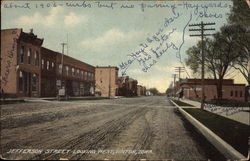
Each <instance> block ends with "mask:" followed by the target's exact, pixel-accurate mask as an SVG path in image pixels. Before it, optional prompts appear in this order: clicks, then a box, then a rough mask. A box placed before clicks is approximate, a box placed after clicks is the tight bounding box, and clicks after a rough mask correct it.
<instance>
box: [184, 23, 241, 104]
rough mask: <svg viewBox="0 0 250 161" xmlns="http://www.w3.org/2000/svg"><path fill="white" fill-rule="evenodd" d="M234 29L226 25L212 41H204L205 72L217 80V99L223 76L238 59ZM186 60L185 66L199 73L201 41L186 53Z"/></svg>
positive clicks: (219, 98)
mask: <svg viewBox="0 0 250 161" xmlns="http://www.w3.org/2000/svg"><path fill="white" fill-rule="evenodd" d="M234 29H235V27H234V26H231V25H226V26H223V27H222V28H221V31H220V32H218V33H216V34H215V36H214V37H213V38H212V39H209V38H206V39H205V40H204V46H203V47H204V52H205V60H204V66H205V71H206V73H208V74H212V75H213V78H214V79H215V80H217V85H216V87H217V98H218V100H221V99H222V83H223V79H224V77H225V75H226V74H227V73H228V71H229V70H230V68H232V66H231V65H232V64H233V63H234V62H235V60H236V59H237V58H238V57H239V52H238V51H236V49H238V48H236V44H235V42H234V37H235V34H234V33H233V32H232V30H234ZM186 53H187V55H188V58H187V59H186V60H185V62H186V65H187V66H189V67H190V68H191V70H192V71H193V72H194V73H197V72H200V69H201V41H199V42H198V44H197V45H195V46H193V47H191V48H189V49H188V50H187V51H186Z"/></svg>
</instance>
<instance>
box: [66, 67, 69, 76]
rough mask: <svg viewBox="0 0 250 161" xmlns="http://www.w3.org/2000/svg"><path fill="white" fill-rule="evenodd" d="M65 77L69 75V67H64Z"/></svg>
mask: <svg viewBox="0 0 250 161" xmlns="http://www.w3.org/2000/svg"><path fill="white" fill-rule="evenodd" d="M66 75H67V76H68V75H69V67H68V66H66Z"/></svg>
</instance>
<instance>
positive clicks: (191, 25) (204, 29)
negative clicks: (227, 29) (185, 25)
mask: <svg viewBox="0 0 250 161" xmlns="http://www.w3.org/2000/svg"><path fill="white" fill-rule="evenodd" d="M209 25H215V23H214V22H213V23H203V21H201V23H200V24H190V25H189V27H196V26H198V27H199V28H198V29H197V28H192V29H189V31H199V32H200V34H194V35H190V36H191V37H201V86H202V87H201V88H202V96H201V109H204V101H205V90H204V86H205V82H204V75H205V71H204V63H205V61H204V58H205V53H204V37H206V36H211V35H212V34H205V33H204V32H205V31H211V30H212V31H214V30H215V29H214V28H205V26H209Z"/></svg>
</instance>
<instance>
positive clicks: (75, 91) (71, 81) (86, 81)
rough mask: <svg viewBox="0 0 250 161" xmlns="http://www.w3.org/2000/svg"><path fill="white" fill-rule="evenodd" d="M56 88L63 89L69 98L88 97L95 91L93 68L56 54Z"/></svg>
mask: <svg viewBox="0 0 250 161" xmlns="http://www.w3.org/2000/svg"><path fill="white" fill-rule="evenodd" d="M56 64H57V65H56V75H57V80H56V81H57V83H56V84H57V87H58V88H59V87H61V86H62V87H65V88H66V93H67V94H68V95H69V96H89V95H94V91H95V67H94V66H92V65H89V64H87V63H84V62H81V61H79V60H77V59H74V58H72V57H69V56H66V55H62V54H61V53H58V54H57V57H56Z"/></svg>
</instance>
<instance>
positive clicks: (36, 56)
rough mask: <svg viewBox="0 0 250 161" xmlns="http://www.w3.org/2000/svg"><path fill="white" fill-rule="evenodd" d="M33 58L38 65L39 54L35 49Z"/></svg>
mask: <svg viewBox="0 0 250 161" xmlns="http://www.w3.org/2000/svg"><path fill="white" fill-rule="evenodd" d="M34 59H35V66H39V56H38V52H37V51H36V52H35V56H34Z"/></svg>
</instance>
